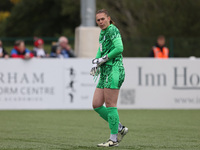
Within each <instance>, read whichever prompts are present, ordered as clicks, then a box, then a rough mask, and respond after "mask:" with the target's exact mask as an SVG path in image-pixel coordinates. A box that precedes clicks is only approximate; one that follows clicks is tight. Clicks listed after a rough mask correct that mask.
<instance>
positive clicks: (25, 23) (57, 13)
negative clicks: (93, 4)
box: [1, 0, 80, 37]
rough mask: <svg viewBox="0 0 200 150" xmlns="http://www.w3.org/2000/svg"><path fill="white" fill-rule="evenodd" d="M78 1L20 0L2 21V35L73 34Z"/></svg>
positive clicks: (77, 15)
mask: <svg viewBox="0 0 200 150" xmlns="http://www.w3.org/2000/svg"><path fill="white" fill-rule="evenodd" d="M79 5H80V2H78V1H70V0H34V1H27V0H22V1H20V2H19V3H17V4H16V5H15V7H14V8H13V9H12V11H11V15H10V17H8V19H7V20H6V21H4V22H3V24H2V27H1V34H2V35H4V36H12V37H13V36H16V37H17V36H56V35H60V34H63V33H68V34H71V35H70V36H72V35H73V31H74V28H75V26H78V25H79V24H80V19H79V12H80V11H79V8H80V6H79Z"/></svg>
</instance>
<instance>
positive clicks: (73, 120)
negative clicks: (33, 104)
mask: <svg viewBox="0 0 200 150" xmlns="http://www.w3.org/2000/svg"><path fill="white" fill-rule="evenodd" d="M119 115H120V121H121V122H122V123H123V124H124V125H126V126H127V127H128V128H129V133H128V134H127V135H126V136H125V138H124V139H123V141H122V142H121V143H120V145H119V147H113V148H98V147H96V144H98V143H100V142H104V141H105V140H107V139H108V137H109V128H108V124H107V123H106V122H105V121H104V120H102V119H101V118H100V117H99V116H98V115H97V114H96V113H95V112H94V111H92V110H90V111H89V110H51V111H0V149H1V150H33V149H36V150H40V149H41V150H43V149H44V150H68V149H69V150H88V149H90V150H96V149H97V150H101V149H118V150H200V110H119Z"/></svg>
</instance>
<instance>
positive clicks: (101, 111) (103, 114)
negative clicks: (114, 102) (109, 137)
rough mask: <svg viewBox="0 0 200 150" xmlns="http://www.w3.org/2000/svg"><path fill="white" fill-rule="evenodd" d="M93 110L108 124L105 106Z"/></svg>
mask: <svg viewBox="0 0 200 150" xmlns="http://www.w3.org/2000/svg"><path fill="white" fill-rule="evenodd" d="M94 110H95V111H96V112H97V113H98V114H99V116H101V117H102V118H103V119H104V120H105V121H107V122H108V111H107V108H106V107H105V106H101V107H98V108H95V109H94Z"/></svg>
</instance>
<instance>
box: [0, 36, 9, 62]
mask: <svg viewBox="0 0 200 150" xmlns="http://www.w3.org/2000/svg"><path fill="white" fill-rule="evenodd" d="M8 57H9V55H8V53H7V52H6V50H5V49H4V47H3V42H2V41H1V40H0V58H8Z"/></svg>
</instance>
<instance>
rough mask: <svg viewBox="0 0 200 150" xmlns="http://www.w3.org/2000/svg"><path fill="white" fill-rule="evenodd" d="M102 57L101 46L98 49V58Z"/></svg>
mask: <svg viewBox="0 0 200 150" xmlns="http://www.w3.org/2000/svg"><path fill="white" fill-rule="evenodd" d="M100 57H101V51H100V48H99V49H98V51H97V55H96V58H100Z"/></svg>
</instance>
